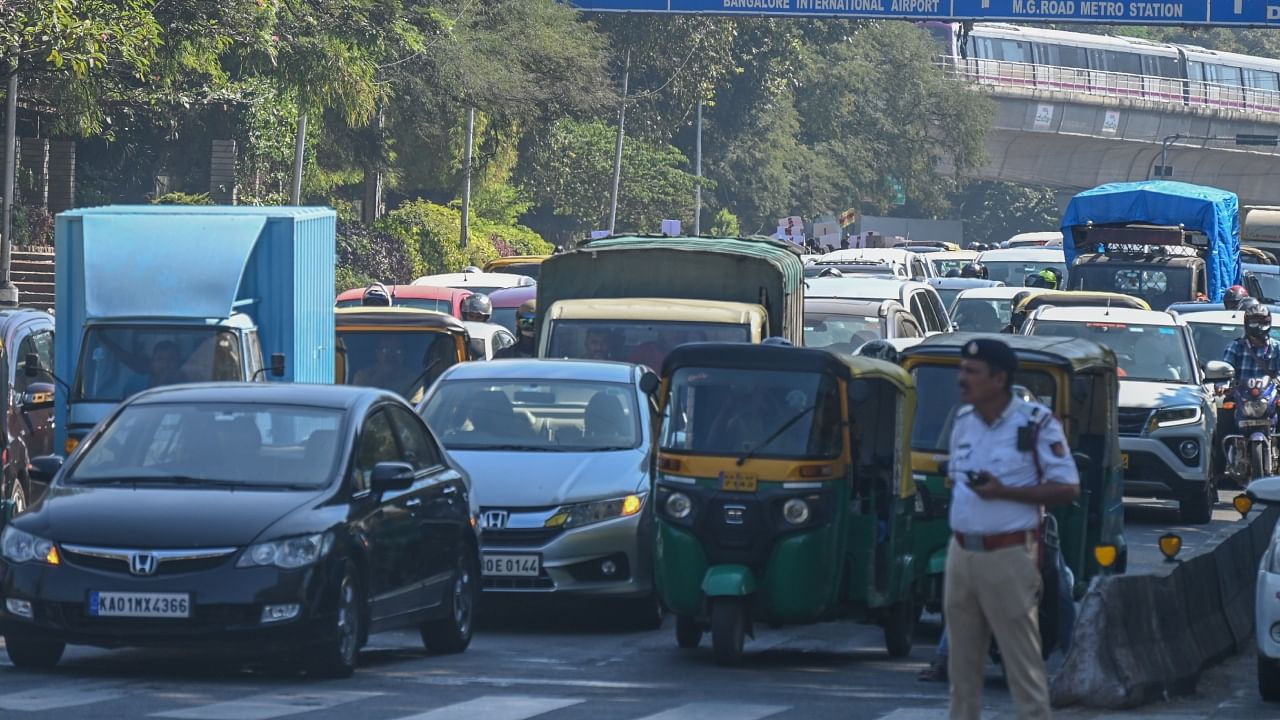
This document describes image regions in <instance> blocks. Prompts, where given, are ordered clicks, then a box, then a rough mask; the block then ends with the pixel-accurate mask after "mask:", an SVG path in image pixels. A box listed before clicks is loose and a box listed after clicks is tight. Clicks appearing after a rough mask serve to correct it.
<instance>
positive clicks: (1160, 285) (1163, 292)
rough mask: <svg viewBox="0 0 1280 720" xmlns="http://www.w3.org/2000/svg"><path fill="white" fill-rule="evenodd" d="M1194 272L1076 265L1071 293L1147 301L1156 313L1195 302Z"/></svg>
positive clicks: (1104, 265) (1188, 269)
mask: <svg viewBox="0 0 1280 720" xmlns="http://www.w3.org/2000/svg"><path fill="white" fill-rule="evenodd" d="M1191 282H1192V268H1190V267H1175V266H1172V265H1165V266H1161V267H1158V268H1155V267H1136V266H1135V267H1124V266H1119V267H1118V266H1117V265H1116V264H1115V263H1107V264H1099V265H1088V264H1082V265H1076V266H1075V267H1073V268H1071V281H1070V288H1069V289H1071V290H1097V291H1100V292H1115V293H1122V294H1124V295H1132V296H1133V297H1139V298H1142V299H1143V300H1146V301H1147V304H1148V305H1150V306H1151V309H1153V310H1163V309H1165V308H1167V307H1169V306H1170V305H1172V304H1174V303H1176V302H1186V301H1187V300H1192V299H1194V296H1193V295H1192V292H1191Z"/></svg>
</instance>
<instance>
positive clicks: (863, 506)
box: [654, 343, 921, 664]
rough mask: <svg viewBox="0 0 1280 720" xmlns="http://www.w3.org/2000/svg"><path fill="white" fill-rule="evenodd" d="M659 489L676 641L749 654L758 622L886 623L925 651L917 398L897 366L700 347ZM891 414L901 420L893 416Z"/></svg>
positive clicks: (687, 368)
mask: <svg viewBox="0 0 1280 720" xmlns="http://www.w3.org/2000/svg"><path fill="white" fill-rule="evenodd" d="M658 400H659V404H660V406H661V408H662V413H661V416H662V420H661V427H660V429H659V432H658V436H659V443H658V444H659V451H658V463H657V466H658V473H657V477H656V481H655V493H654V500H655V502H654V508H655V544H656V548H655V558H656V560H655V563H656V568H655V573H656V580H657V585H658V587H659V589H660V593H661V596H662V599H663V601H664V602H665V604H666V605H667V607H669V608H670V609H671V610H672V611H673V612H674V613H675V615H676V618H677V621H676V641H677V643H678V644H679V645H680V646H681V647H696V646H697V645H698V644H699V643H700V642H701V639H702V636H703V635H704V634H705V633H706V632H707V631H708V630H709V631H710V633H711V644H712V648H713V650H714V653H715V657H716V659H717V660H718V661H719V662H721V663H724V664H733V663H737V662H739V661H740V660H741V658H742V653H743V645H744V637H745V636H746V635H750V634H751V629H752V627H753V624H754V623H764V624H768V625H773V626H776V625H783V624H798V623H812V622H818V621H823V620H829V619H833V618H836V617H849V618H853V619H855V620H857V621H860V622H867V623H875V624H879V625H881V626H882V627H883V628H884V634H885V644H886V647H887V649H888V651H889V654H890V656H892V657H902V656H904V655H906V654H907V653H909V652H910V649H911V642H912V632H913V629H914V625H915V620H916V617H917V616H918V613H919V610H920V606H919V603H918V595H919V594H920V592H919V580H920V578H921V573H920V569H919V567H918V565H917V564H915V563H913V562H912V557H911V549H912V548H913V547H914V545H915V542H914V541H913V539H912V538H911V522H910V521H911V518H912V513H913V512H914V509H915V502H914V498H913V497H912V495H913V493H914V486H913V483H912V479H911V474H910V468H909V467H908V466H907V464H906V462H905V461H906V459H907V457H908V452H907V444H908V438H907V437H906V436H905V434H903V433H899V432H898V431H897V428H898V427H899V426H900V425H909V424H910V422H911V416H912V413H913V412H914V408H915V391H914V388H913V387H912V384H911V381H910V378H909V377H908V375H907V374H906V373H905V372H904V371H902V370H901V368H899V367H897V366H896V365H893V364H891V363H888V362H884V361H881V360H874V359H870V358H865V357H853V356H841V355H836V354H834V353H828V352H825V351H822V350H814V349H805V348H795V347H782V346H775V345H741V344H732V345H730V344H709V343H705V344H693V345H684V346H681V347H678V348H676V349H675V350H673V351H672V352H671V354H670V355H668V357H667V358H666V361H665V363H664V365H663V372H662V386H661V388H660V389H659V392H658ZM886 418H891V419H892V420H891V421H885V419H886Z"/></svg>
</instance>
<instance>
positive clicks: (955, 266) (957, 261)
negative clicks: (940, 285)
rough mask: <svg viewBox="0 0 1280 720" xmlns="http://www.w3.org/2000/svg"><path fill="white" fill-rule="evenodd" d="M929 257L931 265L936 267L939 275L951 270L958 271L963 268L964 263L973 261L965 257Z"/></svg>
mask: <svg viewBox="0 0 1280 720" xmlns="http://www.w3.org/2000/svg"><path fill="white" fill-rule="evenodd" d="M929 259H930V260H932V261H933V266H934V267H935V268H937V270H938V274H939V275H946V274H947V273H949V272H951V271H952V270H955V271H956V272H959V271H961V270H963V269H964V266H965V265H968V264H969V263H971V262H973V260H971V259H966V258H950V259H942V258H929Z"/></svg>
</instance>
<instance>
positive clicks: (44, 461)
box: [27, 455, 62, 485]
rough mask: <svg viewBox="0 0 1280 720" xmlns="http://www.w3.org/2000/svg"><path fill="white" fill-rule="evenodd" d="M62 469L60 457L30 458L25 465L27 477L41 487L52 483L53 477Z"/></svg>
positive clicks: (43, 456) (42, 456)
mask: <svg viewBox="0 0 1280 720" xmlns="http://www.w3.org/2000/svg"><path fill="white" fill-rule="evenodd" d="M61 469H62V456H61V455H41V456H39V457H33V458H31V462H30V463H28V464H27V477H29V478H31V479H32V480H35V481H36V482H38V483H41V484H43V485H48V484H49V483H51V482H53V477H54V476H55V475H57V474H58V471H59V470H61Z"/></svg>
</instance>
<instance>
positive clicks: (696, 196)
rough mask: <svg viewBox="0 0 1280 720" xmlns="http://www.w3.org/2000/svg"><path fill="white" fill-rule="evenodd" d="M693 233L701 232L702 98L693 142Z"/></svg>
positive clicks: (698, 233)
mask: <svg viewBox="0 0 1280 720" xmlns="http://www.w3.org/2000/svg"><path fill="white" fill-rule="evenodd" d="M693 176H694V177H695V178H696V180H695V181H694V182H695V183H696V184H695V185H694V193H693V234H694V235H701V234H702V98H698V133H697V136H696V138H695V140H694V142H693Z"/></svg>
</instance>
